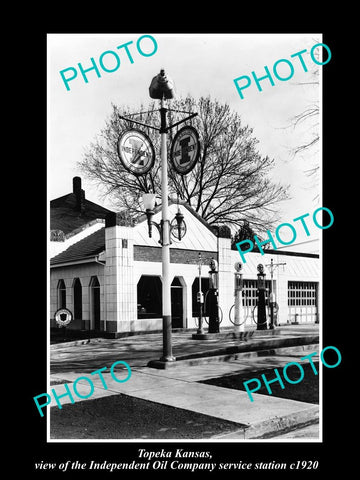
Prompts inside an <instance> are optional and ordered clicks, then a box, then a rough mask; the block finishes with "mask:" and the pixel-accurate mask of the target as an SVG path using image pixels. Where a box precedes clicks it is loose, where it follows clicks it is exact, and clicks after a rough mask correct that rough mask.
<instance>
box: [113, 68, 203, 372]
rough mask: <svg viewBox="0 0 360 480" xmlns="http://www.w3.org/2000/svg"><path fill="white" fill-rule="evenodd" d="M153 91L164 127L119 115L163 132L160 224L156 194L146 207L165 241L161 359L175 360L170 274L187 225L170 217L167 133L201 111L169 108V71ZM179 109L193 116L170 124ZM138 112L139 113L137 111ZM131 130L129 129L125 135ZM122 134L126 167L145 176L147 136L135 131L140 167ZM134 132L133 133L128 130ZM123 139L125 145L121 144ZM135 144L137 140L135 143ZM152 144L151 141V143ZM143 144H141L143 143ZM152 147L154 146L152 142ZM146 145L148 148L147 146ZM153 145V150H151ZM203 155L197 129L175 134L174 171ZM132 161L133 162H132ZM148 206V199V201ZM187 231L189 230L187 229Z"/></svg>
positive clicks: (179, 218)
mask: <svg viewBox="0 0 360 480" xmlns="http://www.w3.org/2000/svg"><path fill="white" fill-rule="evenodd" d="M149 94H150V97H151V98H154V99H157V100H160V110H159V111H160V128H158V127H155V126H153V125H147V124H145V123H142V122H139V121H137V120H134V119H132V118H129V116H128V118H127V117H123V116H121V115H119V118H121V119H123V120H127V121H130V122H132V123H135V124H136V125H142V126H144V127H147V128H152V129H154V130H157V131H159V133H160V160H161V213H162V219H161V223H160V225H158V224H156V223H155V222H153V221H152V220H151V218H152V215H153V214H154V211H153V209H154V204H155V193H154V194H147V195H148V197H151V198H148V199H147V202H149V204H148V205H147V206H145V208H146V214H147V217H148V226H149V236H150V237H151V227H152V225H155V226H156V228H157V229H158V231H159V233H160V243H161V259H162V319H163V354H162V357H161V358H160V362H172V361H174V360H175V357H174V356H173V353H172V339H171V328H172V319H171V276H170V244H171V238H170V237H171V235H174V236H175V238H176V239H177V240H181V236H182V234H181V229H182V228H183V227H184V222H183V215H181V214H180V212H178V213H177V214H176V215H175V219H174V220H173V222H174V221H175V224H174V225H173V224H172V223H171V221H170V219H169V201H168V195H169V187H168V158H167V157H168V155H167V145H166V140H167V138H166V137H167V133H168V130H170V129H172V128H174V127H176V126H177V125H179V124H181V123H183V122H185V121H186V120H190V119H191V118H193V117H195V116H196V115H197V113H191V112H182V111H179V110H171V109H169V108H166V107H165V100H166V99H168V100H170V99H172V98H174V95H175V92H174V87H173V82H172V80H171V79H170V78H169V77H167V76H166V75H165V71H164V70H161V71H160V73H159V74H158V75H156V76H155V77H154V78H153V79H152V81H151V84H150V87H149ZM170 110H171V111H175V112H179V113H190V115H189V116H188V117H186V118H183V119H182V120H179V121H178V122H176V123H173V124H172V125H167V122H166V114H167V112H168V111H170ZM133 115H137V114H133ZM126 134H127V133H126V132H125V134H124V135H126ZM124 135H123V136H121V137H120V141H119V147H118V150H119V155H120V158H122V161H123V164H124V166H125V168H127V169H128V170H129V171H131V172H132V173H134V174H135V175H141V174H145V173H147V172H148V171H149V170H150V169H151V168H152V165H153V163H152V162H150V160H148V159H150V158H151V148H150V147H149V146H148V145H147V140H146V136H144V135H141V134H139V132H136V133H134V134H133V135H137V137H136V141H137V142H138V143H139V142H140V140H141V141H142V145H143V147H138V148H137V149H136V152H135V153H136V155H135V160H137V161H138V160H140V162H139V164H140V168H139V166H138V165H135V164H136V162H135V160H134V158H133V157H131V159H130V161H129V160H127V158H126V156H125V153H126V152H129V151H130V152H131V154H132V155H133V153H134V152H133V148H132V144H130V145H129V146H128V145H126V143H125V142H126V139H127V137H126V136H124ZM128 135H130V133H128ZM121 140H122V141H123V144H122V143H121ZM133 143H134V142H133ZM150 143H151V142H150ZM139 144H140V143H139ZM150 146H151V145H150ZM145 147H146V148H145ZM147 147H149V148H150V149H148V148H147ZM199 155H200V142H199V138H198V134H197V132H196V130H195V129H194V128H193V127H191V126H185V127H183V128H182V129H180V130H179V131H178V132H177V134H176V135H175V137H174V140H173V143H172V146H171V152H170V160H171V162H172V166H173V168H174V170H175V171H176V172H177V173H178V174H180V175H186V174H187V173H189V172H190V170H192V168H194V166H195V164H196V162H197V161H198V159H199ZM130 163H131V165H130ZM144 205H145V201H144ZM185 231H186V230H185ZM150 363H153V365H152V366H155V367H156V366H157V365H156V364H157V363H158V362H150Z"/></svg>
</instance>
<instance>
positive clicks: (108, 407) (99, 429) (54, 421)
mask: <svg viewBox="0 0 360 480" xmlns="http://www.w3.org/2000/svg"><path fill="white" fill-rule="evenodd" d="M241 427H242V426H241V425H240V424H238V423H233V422H229V421H226V420H222V419H219V418H215V417H210V416H208V415H202V414H199V413H195V412H191V411H189V410H184V409H180V408H174V407H171V406H167V405H161V404H158V403H155V402H150V401H147V400H142V399H139V398H135V397H130V396H127V395H123V394H119V395H111V396H106V397H102V398H98V399H94V400H86V401H81V402H76V403H74V404H67V405H64V406H63V407H62V409H58V408H57V407H52V408H51V409H50V438H52V439H110V438H113V439H145V438H146V439H170V438H171V439H203V438H204V439H205V438H211V437H212V436H213V435H217V434H221V433H228V432H233V431H236V430H240V429H241Z"/></svg>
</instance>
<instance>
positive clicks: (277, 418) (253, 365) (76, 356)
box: [50, 326, 319, 441]
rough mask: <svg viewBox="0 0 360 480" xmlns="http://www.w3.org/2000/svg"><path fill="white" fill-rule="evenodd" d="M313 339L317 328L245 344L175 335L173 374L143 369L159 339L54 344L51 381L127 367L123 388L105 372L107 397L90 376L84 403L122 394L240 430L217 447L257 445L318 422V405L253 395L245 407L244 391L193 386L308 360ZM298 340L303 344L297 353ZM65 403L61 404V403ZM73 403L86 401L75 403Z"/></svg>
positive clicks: (83, 387)
mask: <svg viewBox="0 0 360 480" xmlns="http://www.w3.org/2000/svg"><path fill="white" fill-rule="evenodd" d="M317 334H318V327H317V326H306V327H304V326H296V327H295V326H294V327H293V326H291V327H283V328H280V329H278V330H276V332H273V333H271V332H267V331H266V332H264V333H260V332H257V335H256V336H253V337H252V338H250V339H249V340H247V341H246V342H244V341H239V340H238V339H231V338H226V339H224V338H217V339H213V340H192V339H191V333H189V332H181V333H173V352H174V355H175V356H177V358H178V359H180V360H179V361H177V362H175V363H176V368H167V369H162V370H159V369H156V368H150V367H149V366H148V362H149V361H150V360H154V359H157V358H159V357H160V356H161V353H162V335H161V334H147V335H136V336H133V337H125V338H121V339H115V340H107V339H92V340H91V341H90V343H85V344H83V343H80V344H79V343H76V342H72V343H71V344H57V345H52V346H51V349H50V356H51V360H50V362H51V365H50V366H51V375H50V380H51V381H52V382H56V381H66V382H67V383H68V384H69V386H70V389H71V383H72V382H74V381H75V380H76V379H77V378H78V377H80V376H86V375H87V374H89V373H91V372H93V371H95V370H97V369H98V368H103V367H104V366H107V367H108V368H110V366H111V365H112V364H113V363H114V362H115V361H117V360H124V361H126V362H127V363H128V364H129V365H130V366H131V371H132V375H131V378H130V379H129V380H128V381H127V382H125V383H117V382H115V381H114V380H112V378H111V376H110V373H103V376H104V379H105V381H106V385H108V387H109V388H108V389H107V390H106V389H105V388H104V386H103V384H102V382H101V379H100V378H99V376H98V375H96V376H94V377H91V379H92V381H93V383H94V386H95V389H94V393H93V395H92V396H91V397H90V398H89V400H91V399H95V398H99V397H101V396H107V395H116V394H119V393H122V394H125V395H129V396H133V397H137V398H141V399H144V400H150V401H152V402H156V403H160V404H164V405H170V406H172V407H176V408H181V409H186V410H191V411H193V412H197V413H202V414H206V415H210V416H213V417H217V418H221V419H225V420H229V421H231V422H235V423H237V424H238V425H239V430H238V431H237V432H235V433H231V434H227V435H225V436H219V437H216V438H217V439H218V440H221V439H222V440H227V441H236V440H240V439H252V438H254V439H255V438H261V437H263V436H267V435H272V434H274V433H275V432H279V431H283V430H286V429H291V428H293V427H295V426H298V425H304V424H310V423H315V422H317V421H318V417H319V406H318V405H314V404H310V403H305V402H299V401H293V400H287V399H282V398H276V397H272V396H267V395H260V394H256V393H255V394H253V396H254V401H253V402H251V401H250V399H249V397H248V394H247V393H246V392H244V391H241V390H232V389H228V388H223V387H217V386H214V385H207V384H203V383H198V382H199V381H202V380H205V379H208V378H213V377H220V376H222V375H226V374H230V373H238V372H244V371H249V372H253V373H254V375H253V376H256V371H257V370H260V369H264V368H276V367H277V368H280V367H282V366H284V365H285V364H286V363H288V362H291V361H300V358H301V357H302V356H305V355H306V354H308V353H312V352H314V351H316V352H318V353H319V346H318V337H317ZM305 337H306V338H305ZM289 339H291V341H292V342H295V346H290V347H289V346H284V347H281V342H282V341H285V345H286V343H288V342H289ZM316 339H317V340H316ZM299 341H303V342H304V343H305V344H302V345H301V344H300V345H297V346H296V342H299ZM306 343H307V344H306ZM230 350H231V352H230V353H228V354H226V352H229V351H230ZM224 352H225V354H224ZM203 355H205V356H203ZM182 359H183V360H182ZM314 361H315V358H314ZM52 388H54V389H55V391H56V392H59V395H60V394H61V393H63V392H64V387H63V386H61V385H53V386H52ZM77 390H78V392H79V393H80V394H83V395H84V396H86V395H87V394H88V392H89V383H88V382H87V381H85V380H80V381H79V382H78V383H77ZM65 400H66V398H63V399H62V403H65ZM68 401H69V402H70V400H68ZM77 401H87V400H80V399H78V398H76V402H77ZM214 439H215V437H214Z"/></svg>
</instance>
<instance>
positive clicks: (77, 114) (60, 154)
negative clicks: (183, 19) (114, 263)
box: [47, 32, 326, 252]
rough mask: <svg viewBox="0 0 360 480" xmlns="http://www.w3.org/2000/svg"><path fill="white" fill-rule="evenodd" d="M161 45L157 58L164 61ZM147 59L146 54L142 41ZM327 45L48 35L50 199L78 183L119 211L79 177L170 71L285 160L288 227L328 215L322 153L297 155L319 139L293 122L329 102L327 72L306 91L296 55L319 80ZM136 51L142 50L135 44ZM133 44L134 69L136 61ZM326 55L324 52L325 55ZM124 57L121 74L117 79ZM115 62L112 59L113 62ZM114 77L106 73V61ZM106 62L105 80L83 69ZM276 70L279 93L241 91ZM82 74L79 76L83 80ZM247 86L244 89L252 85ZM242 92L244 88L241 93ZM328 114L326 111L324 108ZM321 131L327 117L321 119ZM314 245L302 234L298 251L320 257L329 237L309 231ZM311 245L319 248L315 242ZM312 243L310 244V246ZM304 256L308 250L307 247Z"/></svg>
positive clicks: (248, 37)
mask: <svg viewBox="0 0 360 480" xmlns="http://www.w3.org/2000/svg"><path fill="white" fill-rule="evenodd" d="M146 35H150V36H151V37H152V38H153V39H155V42H156V45H157V48H156V51H155V53H153V54H152V52H154V50H155V47H154V43H153V41H152V40H151V38H149V37H146ZM142 36H144V38H142V39H141V40H140V42H139V46H140V49H141V50H142V51H143V53H145V55H141V54H140V53H139V51H138V49H137V47H136V45H137V41H138V40H139V39H140V38H141V37H142ZM321 41H322V35H321V33H318V32H314V33H313V34H298V33H297V34H219V33H217V34H159V33H151V32H135V33H133V34H131V33H126V34H121V33H119V34H48V36H47V52H48V53H47V55H48V59H47V60H48V62H47V114H48V115H47V116H48V124H47V153H48V160H47V165H48V176H47V182H48V185H47V186H48V198H49V200H51V199H53V198H57V197H59V196H61V195H65V194H67V193H70V192H71V191H72V178H73V177H74V176H76V175H80V176H81V177H82V187H83V188H84V190H85V191H86V198H88V199H89V200H92V201H94V202H96V203H100V204H102V205H104V206H107V207H109V208H111V203H110V202H109V201H106V200H104V199H103V198H102V197H101V195H100V193H99V189H98V187H96V186H95V185H94V184H92V183H91V182H90V181H89V180H87V179H86V178H85V177H84V176H83V175H82V174H81V172H80V171H79V169H78V167H77V163H78V162H79V161H80V160H81V159H82V158H83V155H84V152H85V149H86V148H87V147H88V146H89V145H90V143H91V142H93V141H94V140H95V138H96V136H97V135H98V134H99V133H100V130H101V129H102V128H103V127H104V126H105V120H106V119H107V118H108V117H109V115H110V113H111V110H112V107H111V105H112V103H114V104H117V105H124V106H128V107H130V110H131V111H134V112H137V111H139V110H140V106H141V104H144V105H147V104H148V103H149V102H150V101H151V99H150V97H149V94H148V91H149V90H148V89H149V85H150V82H151V79H152V78H153V77H154V76H155V75H156V74H157V73H159V71H160V69H161V68H164V69H165V71H166V73H167V74H168V75H169V76H170V77H171V79H172V80H173V81H174V83H175V88H176V93H177V95H178V96H180V97H185V96H186V95H187V94H191V95H192V96H193V97H195V98H198V97H200V96H207V95H210V96H211V97H212V98H214V99H217V100H218V101H220V102H223V103H227V104H228V105H229V106H230V108H231V109H232V110H233V111H236V112H237V113H238V114H239V115H240V116H241V118H242V121H243V123H244V124H246V125H249V126H250V127H251V128H253V135H254V137H256V138H257V139H258V141H259V143H258V145H257V148H258V151H259V152H260V154H261V155H263V156H265V155H267V156H269V157H270V158H273V159H274V160H275V167H274V170H273V171H272V173H271V176H272V178H273V179H274V181H276V182H281V183H284V184H290V190H289V194H290V198H289V200H286V201H284V202H281V203H279V204H278V206H277V207H278V209H279V215H280V218H281V221H282V222H288V223H291V222H292V219H294V218H296V217H299V216H301V215H303V214H305V213H310V216H312V213H313V211H314V210H315V209H316V208H318V207H320V206H321V172H320V177H319V178H320V180H319V181H318V182H316V181H314V179H313V178H311V177H309V176H308V175H306V173H305V172H306V170H308V169H309V168H311V167H312V166H313V165H314V164H317V165H320V164H321V149H317V150H314V151H312V152H307V153H306V154H303V155H299V156H295V157H294V156H293V154H292V151H293V149H294V148H295V147H296V146H299V144H302V143H303V142H304V140H305V139H308V138H309V135H312V134H313V132H314V130H313V129H312V128H310V125H308V124H303V125H300V126H299V127H297V128H293V127H291V119H292V118H293V117H294V116H295V115H298V114H299V113H301V112H302V111H304V110H305V109H306V108H307V107H309V105H311V104H312V103H313V102H314V100H315V101H316V100H319V99H320V98H321V78H322V76H321V74H322V72H321V70H322V68H326V65H324V66H323V67H319V78H320V84H319V86H316V87H314V86H311V85H306V83H308V82H311V81H312V76H311V73H310V71H308V72H305V71H304V69H303V67H302V66H301V62H300V60H299V58H298V57H291V55H292V54H294V53H297V52H299V51H302V50H305V49H306V50H307V52H306V53H304V54H303V59H304V61H305V62H306V65H307V67H308V68H309V70H311V69H313V67H314V63H313V61H312V60H311V58H310V55H309V52H310V50H311V47H312V46H313V45H315V44H316V43H319V42H321ZM128 42H133V43H128ZM124 44H127V48H128V51H129V52H130V55H131V58H132V61H133V63H131V62H130V60H129V57H128V55H127V54H126V50H125V47H122V48H121V49H117V47H118V46H120V45H124ZM320 50H321V49H320ZM109 51H111V52H116V53H117V54H118V57H119V58H120V66H119V68H117V69H116V70H115V67H116V57H115V56H114V55H113V54H111V53H105V52H109ZM104 53H105V55H103V54H104ZM101 56H102V59H103V65H104V66H105V68H107V69H108V70H112V69H114V71H113V72H106V71H104V70H103V69H102V68H101V67H100V57H101ZM91 58H93V59H94V61H95V62H96V65H97V67H98V68H99V72H100V74H101V77H100V78H99V77H98V76H97V74H96V72H95V71H94V70H92V71H89V72H88V73H87V74H86V75H87V78H88V83H85V81H84V80H83V78H82V75H81V73H80V70H79V67H78V64H79V63H80V64H81V65H82V67H83V68H84V69H87V68H89V67H91V66H92V64H91ZM280 59H286V60H288V61H290V60H291V64H292V65H293V68H294V73H293V76H292V78H291V79H289V80H284V81H280V80H278V79H277V78H276V77H275V76H274V74H273V66H274V64H275V62H277V61H278V60H280ZM265 66H267V67H268V68H269V71H270V72H271V73H272V77H273V79H274V83H275V84H274V85H273V86H272V85H271V84H270V82H269V81H268V80H263V81H261V83H260V85H261V86H262V91H259V90H258V89H257V87H256V85H255V82H254V80H253V79H252V83H251V85H250V86H249V88H247V89H244V90H243V94H244V99H241V98H240V95H239V93H238V91H237V89H236V87H235V84H234V81H233V80H234V79H235V78H237V77H241V76H249V77H250V78H252V77H251V72H253V71H254V72H255V73H256V74H257V76H258V78H260V77H262V76H264V75H265V69H264V67H265ZM289 68H290V67H288V65H287V63H286V62H280V63H279V64H278V66H277V72H278V75H279V76H280V77H282V78H286V77H287V75H289ZM66 69H69V70H67V71H66V72H65V73H64V75H65V77H66V78H67V77H70V76H71V75H73V73H74V71H75V70H76V72H77V76H76V78H74V79H73V80H71V81H69V82H68V86H69V87H70V90H67V89H66V87H65V83H64V81H63V79H62V77H61V75H60V71H63V70H66ZM73 69H75V70H73ZM244 81H245V80H242V82H244ZM241 85H242V83H241ZM320 105H321V103H320ZM319 122H320V127H321V116H320V118H319ZM309 229H310V233H311V235H310V236H307V235H306V234H305V232H304V231H302V229H301V228H299V229H298V236H297V239H296V241H295V242H294V244H300V243H301V250H300V248H297V250H298V251H311V252H313V251H318V243H314V242H313V240H315V239H316V238H317V237H319V234H320V233H321V231H320V230H319V229H318V228H316V227H314V226H313V224H312V222H310V221H309ZM309 241H310V242H309ZM303 242H307V243H303ZM299 246H300V245H299Z"/></svg>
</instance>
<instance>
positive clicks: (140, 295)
mask: <svg viewBox="0 0 360 480" xmlns="http://www.w3.org/2000/svg"><path fill="white" fill-rule="evenodd" d="M137 314H138V318H159V317H162V283H161V279H160V277H156V276H151V275H143V276H142V277H141V278H140V280H139V282H138V284H137Z"/></svg>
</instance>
